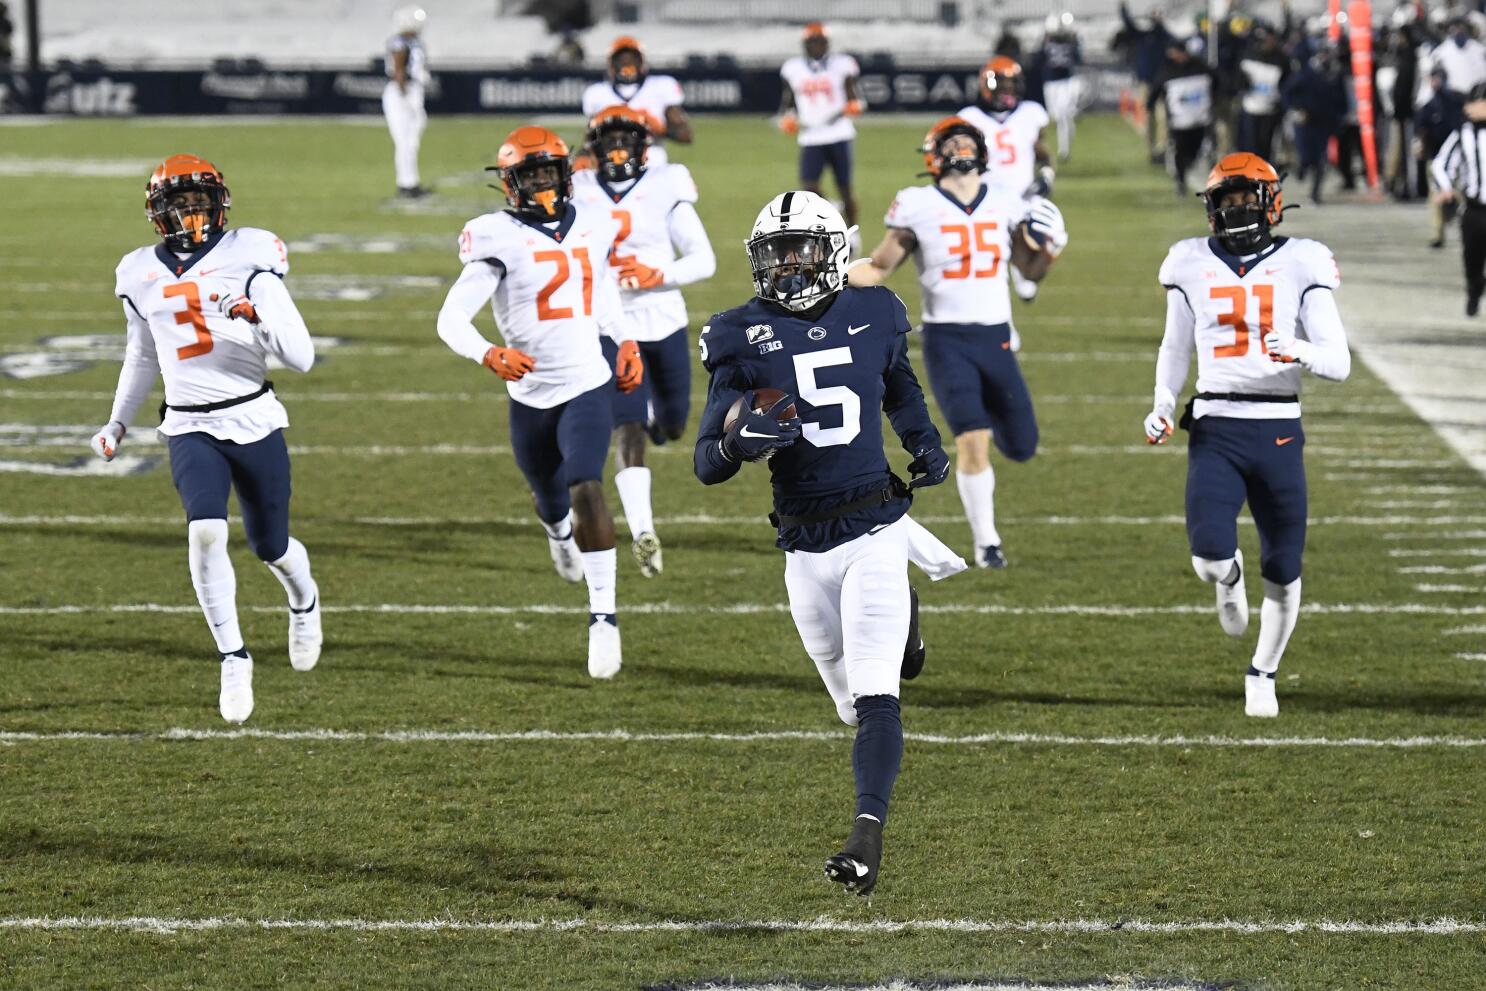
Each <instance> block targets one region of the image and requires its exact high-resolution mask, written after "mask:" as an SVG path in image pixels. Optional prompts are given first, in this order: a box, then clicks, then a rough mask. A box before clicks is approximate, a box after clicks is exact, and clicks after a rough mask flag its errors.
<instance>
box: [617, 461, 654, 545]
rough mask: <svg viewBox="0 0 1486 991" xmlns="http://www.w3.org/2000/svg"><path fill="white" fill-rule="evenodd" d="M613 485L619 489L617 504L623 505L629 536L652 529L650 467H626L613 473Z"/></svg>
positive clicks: (635, 535)
mask: <svg viewBox="0 0 1486 991" xmlns="http://www.w3.org/2000/svg"><path fill="white" fill-rule="evenodd" d="M614 485H615V487H616V488H618V489H619V504H620V505H621V506H623V507H624V519H625V521H626V522H627V523H629V533H630V536H631V537H638V536H639V535H640V534H642V533H645V532H647V531H653V530H654V529H655V518H654V516H653V515H652V512H651V509H650V469H649V468H646V467H644V466H638V467H634V468H626V469H624V470H623V471H621V472H617V473H616V474H615V475H614Z"/></svg>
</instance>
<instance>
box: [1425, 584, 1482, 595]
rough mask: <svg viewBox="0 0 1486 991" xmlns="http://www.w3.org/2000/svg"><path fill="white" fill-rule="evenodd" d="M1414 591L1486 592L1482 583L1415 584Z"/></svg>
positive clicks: (1432, 592) (1441, 592) (1446, 593)
mask: <svg viewBox="0 0 1486 991" xmlns="http://www.w3.org/2000/svg"><path fill="white" fill-rule="evenodd" d="M1414 591H1416V592H1425V593H1431V594H1435V595H1461V594H1473V593H1476V592H1486V588H1483V587H1481V586H1480V585H1415V586H1414Z"/></svg>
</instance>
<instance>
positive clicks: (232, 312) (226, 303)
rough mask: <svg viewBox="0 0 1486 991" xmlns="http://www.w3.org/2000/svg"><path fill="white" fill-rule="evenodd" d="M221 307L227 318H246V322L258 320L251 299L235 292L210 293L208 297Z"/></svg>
mask: <svg viewBox="0 0 1486 991" xmlns="http://www.w3.org/2000/svg"><path fill="white" fill-rule="evenodd" d="M209 298H210V299H211V301H212V302H213V303H216V304H217V306H218V308H219V309H221V311H222V315H223V316H224V317H226V318H227V319H228V320H239V319H240V320H246V321H247V322H248V323H257V322H258V311H257V310H256V309H254V308H253V301H252V300H250V299H248V297H247V296H245V295H242V294H236V293H215V292H214V293H212V294H211V296H210V297H209Z"/></svg>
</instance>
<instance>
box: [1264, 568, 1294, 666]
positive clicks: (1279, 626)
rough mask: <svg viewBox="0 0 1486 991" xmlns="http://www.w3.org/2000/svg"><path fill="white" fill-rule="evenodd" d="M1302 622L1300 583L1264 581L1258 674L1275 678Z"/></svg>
mask: <svg viewBox="0 0 1486 991" xmlns="http://www.w3.org/2000/svg"><path fill="white" fill-rule="evenodd" d="M1299 618H1300V579H1299V578H1297V579H1295V580H1294V581H1293V582H1291V583H1290V584H1288V585H1277V584H1275V583H1274V582H1272V581H1270V580H1269V579H1268V578H1266V579H1264V604H1263V605H1262V606H1260V607H1259V643H1258V644H1257V645H1256V646H1255V647H1254V662H1253V663H1254V670H1256V671H1263V672H1264V673H1265V674H1273V673H1274V672H1276V671H1278V670H1279V668H1280V658H1281V657H1284V656H1285V645H1286V644H1288V643H1289V642H1290V634H1291V633H1293V632H1294V631H1295V621H1296V620H1297V619H1299Z"/></svg>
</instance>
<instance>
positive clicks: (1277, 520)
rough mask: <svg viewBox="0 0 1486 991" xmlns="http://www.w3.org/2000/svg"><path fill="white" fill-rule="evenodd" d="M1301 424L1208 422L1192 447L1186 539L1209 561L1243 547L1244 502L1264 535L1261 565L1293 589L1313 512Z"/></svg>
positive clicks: (1199, 425) (1195, 433) (1197, 428)
mask: <svg viewBox="0 0 1486 991" xmlns="http://www.w3.org/2000/svg"><path fill="white" fill-rule="evenodd" d="M1304 449H1305V432H1304V431H1303V430H1301V427H1300V420H1299V419H1298V418H1297V419H1293V420H1240V419H1236V418H1234V417H1226V416H1204V417H1202V418H1200V419H1197V420H1194V421H1193V423H1192V431H1191V440H1190V442H1189V443H1188V446H1187V540H1188V542H1189V543H1190V544H1191V546H1192V554H1193V555H1194V556H1196V557H1200V558H1204V559H1205V560H1208V561H1223V560H1227V559H1228V558H1231V557H1232V556H1233V554H1234V552H1235V551H1236V550H1237V549H1238V514H1239V512H1240V511H1241V510H1242V509H1243V506H1244V503H1245V502H1247V503H1248V504H1249V512H1250V514H1252V515H1253V517H1254V524H1255V526H1256V527H1257V528H1258V530H1259V567H1260V572H1261V573H1262V574H1263V575H1264V577H1265V578H1267V579H1268V580H1270V581H1272V582H1274V583H1276V584H1279V585H1288V584H1289V583H1290V582H1293V581H1294V580H1295V579H1297V578H1299V577H1300V558H1301V555H1302V554H1303V553H1304V552H1305V519H1306V510H1307V500H1306V486H1305V458H1304Z"/></svg>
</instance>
